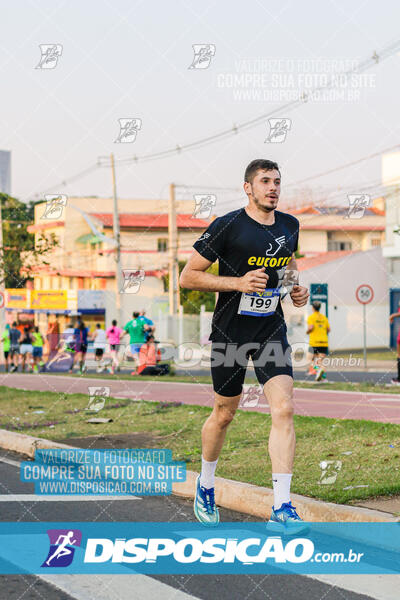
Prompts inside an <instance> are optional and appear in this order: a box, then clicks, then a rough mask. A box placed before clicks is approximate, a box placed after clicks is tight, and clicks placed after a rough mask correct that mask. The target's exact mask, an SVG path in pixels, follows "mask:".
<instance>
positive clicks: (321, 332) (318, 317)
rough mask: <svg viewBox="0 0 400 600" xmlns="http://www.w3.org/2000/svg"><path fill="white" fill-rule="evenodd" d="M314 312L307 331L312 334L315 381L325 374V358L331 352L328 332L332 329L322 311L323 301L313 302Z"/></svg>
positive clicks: (311, 343)
mask: <svg viewBox="0 0 400 600" xmlns="http://www.w3.org/2000/svg"><path fill="white" fill-rule="evenodd" d="M312 307H313V312H312V313H311V315H310V316H309V317H308V319H307V331H306V333H307V334H308V335H309V336H310V339H309V346H310V353H311V354H312V356H313V372H314V375H315V381H321V379H322V378H323V377H324V375H325V369H324V367H323V362H322V361H323V359H324V358H325V356H326V355H327V354H328V353H329V348H328V333H329V332H330V330H331V327H330V325H329V321H328V319H327V318H326V316H325V315H323V314H322V313H321V312H320V308H321V302H317V300H315V302H313V303H312Z"/></svg>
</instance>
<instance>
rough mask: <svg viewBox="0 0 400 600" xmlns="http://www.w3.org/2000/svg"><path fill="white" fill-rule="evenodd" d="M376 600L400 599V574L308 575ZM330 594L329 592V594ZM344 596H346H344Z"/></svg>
mask: <svg viewBox="0 0 400 600" xmlns="http://www.w3.org/2000/svg"><path fill="white" fill-rule="evenodd" d="M306 577H310V578H312V579H317V580H318V581H321V582H322V583H326V584H330V585H333V586H335V587H337V588H339V590H340V589H344V590H347V591H349V592H355V593H357V594H365V595H366V596H368V597H369V598H374V600H399V588H400V575H350V574H346V575H306ZM327 595H328V596H329V592H328V594H327ZM343 598H344V596H343Z"/></svg>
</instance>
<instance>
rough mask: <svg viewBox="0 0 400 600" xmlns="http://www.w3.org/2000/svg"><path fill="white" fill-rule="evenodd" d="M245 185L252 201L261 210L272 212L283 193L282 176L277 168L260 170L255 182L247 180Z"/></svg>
mask: <svg viewBox="0 0 400 600" xmlns="http://www.w3.org/2000/svg"><path fill="white" fill-rule="evenodd" d="M244 186H245V188H244V189H245V192H246V193H247V195H248V196H249V200H250V202H252V201H253V202H254V204H255V205H256V207H257V208H259V209H260V210H263V211H265V212H270V211H271V210H274V209H275V208H276V207H277V205H278V202H279V194H280V193H281V177H280V175H279V171H277V170H276V169H274V170H272V171H261V170H260V171H258V172H257V174H256V175H255V176H254V179H253V183H248V182H246V183H245V184H244Z"/></svg>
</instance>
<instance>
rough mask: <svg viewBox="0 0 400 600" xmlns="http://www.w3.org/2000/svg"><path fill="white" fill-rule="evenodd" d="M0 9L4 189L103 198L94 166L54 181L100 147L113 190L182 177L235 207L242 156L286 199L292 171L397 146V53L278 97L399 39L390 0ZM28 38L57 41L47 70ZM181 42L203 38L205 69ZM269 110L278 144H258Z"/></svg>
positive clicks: (342, 179) (349, 187) (181, 193)
mask: <svg viewBox="0 0 400 600" xmlns="http://www.w3.org/2000/svg"><path fill="white" fill-rule="evenodd" d="M0 6H1V14H2V36H1V39H0V75H1V80H2V83H3V85H2V94H1V99H2V110H1V111H0V149H2V150H11V151H12V194H13V195H14V196H16V197H17V198H19V199H20V200H23V201H27V200H29V199H33V198H39V197H42V195H43V194H44V193H55V194H59V193H64V194H67V195H68V196H77V195H97V196H100V197H101V196H103V197H106V196H110V195H111V193H112V180H111V172H110V169H109V168H108V166H103V167H102V168H94V169H93V170H92V171H91V172H89V173H88V174H87V175H86V176H84V177H80V178H77V179H75V180H72V181H69V180H70V178H71V177H73V176H74V175H75V174H77V173H80V172H82V171H84V170H86V169H87V168H88V167H91V166H92V165H96V163H97V161H98V157H101V156H103V157H104V156H109V155H110V153H114V154H115V158H116V162H117V169H116V173H117V190H118V195H119V196H120V197H123V198H143V199H146V198H166V197H167V195H168V186H169V184H170V183H172V182H173V183H176V184H179V186H183V187H178V188H177V194H178V197H180V198H188V199H192V197H193V194H194V193H200V194H201V193H215V195H216V198H217V205H218V207H217V213H224V212H228V210H232V209H233V208H236V207H238V206H240V205H244V204H245V196H244V193H243V191H242V190H241V187H242V182H243V173H244V170H245V167H246V165H247V164H248V163H249V162H250V161H251V160H253V159H254V158H269V159H271V160H275V161H277V162H278V163H279V165H280V167H281V172H282V197H289V196H290V197H291V198H296V197H297V196H298V197H301V195H302V193H304V185H305V184H297V183H296V182H299V181H302V180H303V179H306V178H309V177H312V176H314V175H317V174H319V173H321V172H325V171H328V170H330V169H334V168H335V167H338V166H340V165H343V164H345V163H348V162H352V161H357V160H358V159H360V158H362V157H365V156H368V155H370V154H374V153H376V152H378V151H380V150H381V149H385V148H390V147H392V146H394V145H395V144H397V143H399V142H400V140H399V123H400V122H399V118H398V98H399V91H400V90H399V74H400V54H399V52H395V53H394V54H393V55H392V56H390V57H388V58H387V59H386V60H382V61H380V62H378V63H377V64H375V63H374V65H373V67H372V68H371V69H368V70H366V71H364V73H363V75H359V76H358V78H355V79H354V81H352V84H351V85H350V84H349V82H348V81H347V80H345V82H344V84H343V81H342V80H341V79H340V78H339V82H340V81H342V88H337V89H336V91H335V93H334V94H333V96H331V97H329V98H328V99H327V98H321V97H316V96H315V95H314V97H313V99H312V100H308V101H307V102H299V103H297V105H296V106H292V107H291V108H289V107H286V108H285V105H287V104H288V102H290V101H291V100H292V99H293V98H296V97H297V98H298V96H299V94H300V93H301V91H304V90H305V91H306V93H308V96H309V97H310V95H311V92H312V89H313V88H315V87H319V85H322V86H323V85H325V82H326V81H328V80H329V78H330V77H332V74H335V73H336V75H338V74H340V73H341V74H342V79H343V73H344V72H346V71H348V70H349V68H354V67H356V66H358V65H359V64H360V63H362V62H363V61H364V60H365V59H367V58H369V57H371V56H372V54H373V52H374V51H376V52H377V53H378V55H379V51H380V50H381V49H382V48H384V47H386V46H388V45H389V44H391V43H393V42H395V41H396V40H398V39H399V40H400V33H399V32H398V23H399V21H400V6H399V4H398V2H396V1H395V0H393V1H392V0H382V1H381V2H380V3H379V5H378V4H377V3H376V2H373V1H372V0H371V1H368V0H367V1H365V0H360V1H359V0H356V1H354V0H352V1H351V2H349V1H344V0H335V1H334V2H333V1H330V0H324V1H323V2H321V1H317V0H305V1H304V2H296V1H294V0H292V1H287V2H285V1H282V2H280V3H277V2H271V1H265V0H264V1H263V0H248V1H247V2H236V3H235V2H232V1H228V0H220V1H219V2H215V1H214V2H211V1H209V0H202V1H201V2H196V1H193V0H189V1H185V2H184V1H171V2H161V1H158V2H154V1H153V2H145V1H144V0H139V1H137V2H134V1H124V0H112V1H111V0H110V1H103V0H98V1H96V2H95V1H93V0H89V1H86V2H83V3H82V2H77V1H76V0H72V1H71V0H70V1H69V2H67V1H65V0H64V1H57V0H52V1H47V0H34V1H32V0H29V1H28V2H24V3H18V2H16V3H10V2H7V3H6V2H5V1H4V0H2V1H1V3H0ZM43 44H56V45H58V48H60V47H62V49H61V50H59V49H58V50H57V52H61V54H60V55H59V56H58V58H57V60H56V65H55V67H54V68H50V69H45V68H37V67H38V66H40V60H41V50H40V47H39V46H40V45H43ZM195 44H199V45H206V44H210V45H211V53H212V54H213V55H212V56H211V59H210V61H209V64H208V66H207V68H203V69H200V68H189V67H190V66H191V64H192V62H193V58H194V50H193V45H195ZM205 64H207V61H205ZM339 92H340V93H339ZM273 94H275V96H274V95H273ZM296 95H297V96H296ZM271 113H273V114H272V117H269V118H278V119H280V122H281V123H282V119H290V121H283V123H284V125H285V124H286V136H285V135H283V138H284V139H283V140H282V141H279V142H270V141H268V136H269V134H270V132H271V126H270V124H269V123H268V116H269V115H270V114H271ZM262 115H266V116H265V118H263V119H261V120H260V122H259V123H257V124H256V125H255V126H254V127H251V128H246V129H244V130H243V131H239V132H238V133H236V134H234V135H231V136H229V137H225V138H223V139H221V140H219V141H217V142H215V143H212V144H209V145H204V146H203V147H201V148H197V149H192V150H190V151H185V152H180V153H179V154H175V155H173V156H168V157H166V158H163V159H162V160H153V161H148V162H141V161H140V159H139V160H138V161H137V162H133V161H132V162H130V163H127V164H123V163H122V164H120V163H119V162H118V161H119V160H121V159H125V158H132V157H133V156H138V157H140V156H143V155H148V154H152V153H156V152H162V151H164V150H168V149H171V148H176V147H177V146H182V145H185V144H190V143H192V142H194V141H196V140H199V139H202V138H207V137H209V136H213V135H214V134H216V133H219V132H221V131H224V130H228V129H231V128H233V127H234V126H235V125H239V124H240V123H243V122H248V121H251V120H252V119H256V118H257V117H260V116H262ZM119 119H130V120H132V119H139V120H140V128H138V130H137V134H136V139H134V140H133V139H132V138H133V137H134V136H131V138H128V140H129V143H125V142H122V143H121V142H117V141H116V140H117V139H118V137H119V135H120V124H119ZM272 139H274V138H272ZM275 139H276V138H275ZM278 139H280V138H279V137H278ZM266 140H267V141H266ZM103 164H108V159H107V162H106V163H105V162H104V159H103ZM380 178H381V160H380V157H376V158H373V159H370V160H366V161H362V162H360V163H358V164H357V165H356V166H354V167H352V168H348V169H345V170H341V171H337V172H334V173H331V174H329V175H326V176H324V177H320V178H315V179H311V180H310V181H309V182H307V186H309V188H310V193H312V194H315V197H319V194H321V193H324V194H327V195H328V196H329V197H331V198H334V199H338V200H340V201H341V200H343V198H345V197H346V194H347V193H358V191H359V190H360V189H362V187H363V186H367V185H371V184H372V185H378V184H379V182H380ZM226 188H229V189H226Z"/></svg>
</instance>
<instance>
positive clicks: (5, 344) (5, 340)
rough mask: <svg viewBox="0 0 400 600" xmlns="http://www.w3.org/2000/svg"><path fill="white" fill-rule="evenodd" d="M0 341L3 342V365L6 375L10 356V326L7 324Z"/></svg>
mask: <svg viewBox="0 0 400 600" xmlns="http://www.w3.org/2000/svg"><path fill="white" fill-rule="evenodd" d="M1 341H2V342H3V352H4V363H5V367H6V373H8V356H9V354H10V344H11V342H10V326H9V324H8V323H7V325H6V327H5V330H4V331H3V333H2V336H1Z"/></svg>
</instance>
